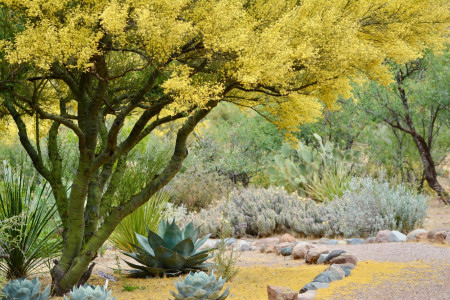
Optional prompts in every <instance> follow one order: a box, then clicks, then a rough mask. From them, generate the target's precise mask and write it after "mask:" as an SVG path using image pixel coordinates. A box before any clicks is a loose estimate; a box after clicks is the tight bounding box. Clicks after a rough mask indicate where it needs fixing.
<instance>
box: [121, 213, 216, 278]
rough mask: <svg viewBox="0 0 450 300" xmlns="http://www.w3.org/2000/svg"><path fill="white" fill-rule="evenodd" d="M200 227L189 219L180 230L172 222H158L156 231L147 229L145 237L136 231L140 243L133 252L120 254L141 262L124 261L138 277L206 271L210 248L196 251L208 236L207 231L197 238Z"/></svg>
mask: <svg viewBox="0 0 450 300" xmlns="http://www.w3.org/2000/svg"><path fill="white" fill-rule="evenodd" d="M199 234H200V228H199V227H197V228H195V227H194V223H193V222H191V223H189V224H188V225H186V226H185V227H184V228H183V230H181V229H180V228H179V227H178V226H177V224H176V223H175V219H174V220H173V222H172V223H169V222H168V221H164V220H163V221H161V223H160V224H159V229H158V233H155V232H153V231H151V230H148V238H146V237H144V236H142V235H140V234H137V233H136V238H137V241H138V243H139V246H138V245H133V246H134V251H133V252H132V253H125V252H122V253H123V254H125V255H127V256H129V257H131V258H133V259H135V260H136V261H137V262H139V263H140V264H141V265H137V264H133V263H130V262H128V261H125V262H126V263H127V264H128V265H129V266H130V267H132V268H134V270H132V273H133V274H134V275H137V276H160V275H162V274H167V275H178V274H180V273H185V272H189V271H198V270H207V269H208V267H209V266H210V265H209V264H207V263H205V261H206V260H208V259H209V258H210V257H211V256H210V255H209V253H210V252H211V251H212V250H213V249H206V250H202V251H199V248H200V247H201V246H202V245H203V244H204V243H205V242H206V240H207V239H208V238H209V236H210V235H209V234H208V235H205V236H204V237H202V238H201V239H199V240H198V236H199Z"/></svg>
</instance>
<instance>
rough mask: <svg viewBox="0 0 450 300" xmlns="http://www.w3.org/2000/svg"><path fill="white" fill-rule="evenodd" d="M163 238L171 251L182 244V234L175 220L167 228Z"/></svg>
mask: <svg viewBox="0 0 450 300" xmlns="http://www.w3.org/2000/svg"><path fill="white" fill-rule="evenodd" d="M163 238H164V241H165V242H166V244H167V246H168V248H169V249H172V248H173V247H174V246H175V245H176V244H178V243H179V242H181V240H182V233H181V230H180V227H178V226H177V224H176V223H175V220H174V221H173V222H172V223H171V224H170V225H169V226H168V227H167V228H166V232H165V233H164V236H163ZM193 242H194V241H193Z"/></svg>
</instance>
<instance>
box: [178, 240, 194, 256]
mask: <svg viewBox="0 0 450 300" xmlns="http://www.w3.org/2000/svg"><path fill="white" fill-rule="evenodd" d="M173 251H174V252H176V253H178V254H180V255H182V256H183V257H184V258H187V257H188V256H189V255H191V254H192V253H193V251H194V243H193V242H192V241H191V239H190V238H187V239H184V240H182V241H181V242H179V243H178V244H176V245H175V247H173Z"/></svg>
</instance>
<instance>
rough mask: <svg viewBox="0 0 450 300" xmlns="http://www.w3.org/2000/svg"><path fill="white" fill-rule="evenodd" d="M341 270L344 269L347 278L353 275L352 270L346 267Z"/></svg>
mask: <svg viewBox="0 0 450 300" xmlns="http://www.w3.org/2000/svg"><path fill="white" fill-rule="evenodd" d="M341 269H342V271H344V273H345V277H347V276H350V274H351V273H352V269H350V268H346V267H344V268H342V267H341Z"/></svg>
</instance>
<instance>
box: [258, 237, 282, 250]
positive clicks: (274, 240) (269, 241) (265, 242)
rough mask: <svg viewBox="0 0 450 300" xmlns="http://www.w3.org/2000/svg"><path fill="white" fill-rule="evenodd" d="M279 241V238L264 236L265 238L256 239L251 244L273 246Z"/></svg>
mask: <svg viewBox="0 0 450 300" xmlns="http://www.w3.org/2000/svg"><path fill="white" fill-rule="evenodd" d="M279 242H280V239H279V238H265V239H260V240H256V241H255V242H254V243H253V245H252V246H256V247H261V248H263V247H264V246H267V245H273V246H275V245H276V244H278V243H279Z"/></svg>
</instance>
